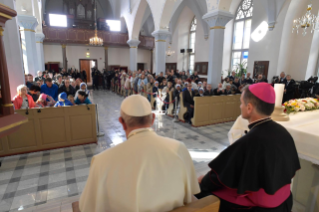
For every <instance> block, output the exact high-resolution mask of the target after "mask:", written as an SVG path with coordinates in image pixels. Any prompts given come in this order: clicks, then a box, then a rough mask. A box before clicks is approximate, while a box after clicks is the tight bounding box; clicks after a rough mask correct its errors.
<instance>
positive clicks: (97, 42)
mask: <svg viewBox="0 0 319 212" xmlns="http://www.w3.org/2000/svg"><path fill="white" fill-rule="evenodd" d="M94 18H95V20H94V21H95V22H94V26H95V36H94V37H93V38H90V43H89V44H90V45H91V46H103V39H102V38H99V37H98V36H97V24H96V0H95V6H94Z"/></svg>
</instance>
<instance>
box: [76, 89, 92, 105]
mask: <svg viewBox="0 0 319 212" xmlns="http://www.w3.org/2000/svg"><path fill="white" fill-rule="evenodd" d="M74 103H75V104H77V105H81V104H86V105H90V104H92V102H91V101H90V99H89V98H88V94H86V93H85V92H84V91H79V92H78V97H77V98H76V99H75V101H74Z"/></svg>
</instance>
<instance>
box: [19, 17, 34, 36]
mask: <svg viewBox="0 0 319 212" xmlns="http://www.w3.org/2000/svg"><path fill="white" fill-rule="evenodd" d="M18 24H19V26H20V27H23V28H24V30H28V31H34V32H35V28H36V27H37V26H38V20H37V19H36V18H35V17H34V16H30V15H18Z"/></svg>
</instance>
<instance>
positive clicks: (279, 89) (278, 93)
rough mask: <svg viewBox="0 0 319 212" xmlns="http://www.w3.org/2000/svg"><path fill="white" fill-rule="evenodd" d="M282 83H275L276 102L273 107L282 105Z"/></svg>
mask: <svg viewBox="0 0 319 212" xmlns="http://www.w3.org/2000/svg"><path fill="white" fill-rule="evenodd" d="M284 89H285V85H284V84H275V93H276V103H275V107H282V97H283V95H284Z"/></svg>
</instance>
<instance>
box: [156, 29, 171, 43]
mask: <svg viewBox="0 0 319 212" xmlns="http://www.w3.org/2000/svg"><path fill="white" fill-rule="evenodd" d="M171 34H172V33H170V32H169V31H168V30H163V29H161V30H157V31H154V32H153V33H152V35H153V37H154V38H155V42H166V39H167V37H168V36H169V35H171Z"/></svg>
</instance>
